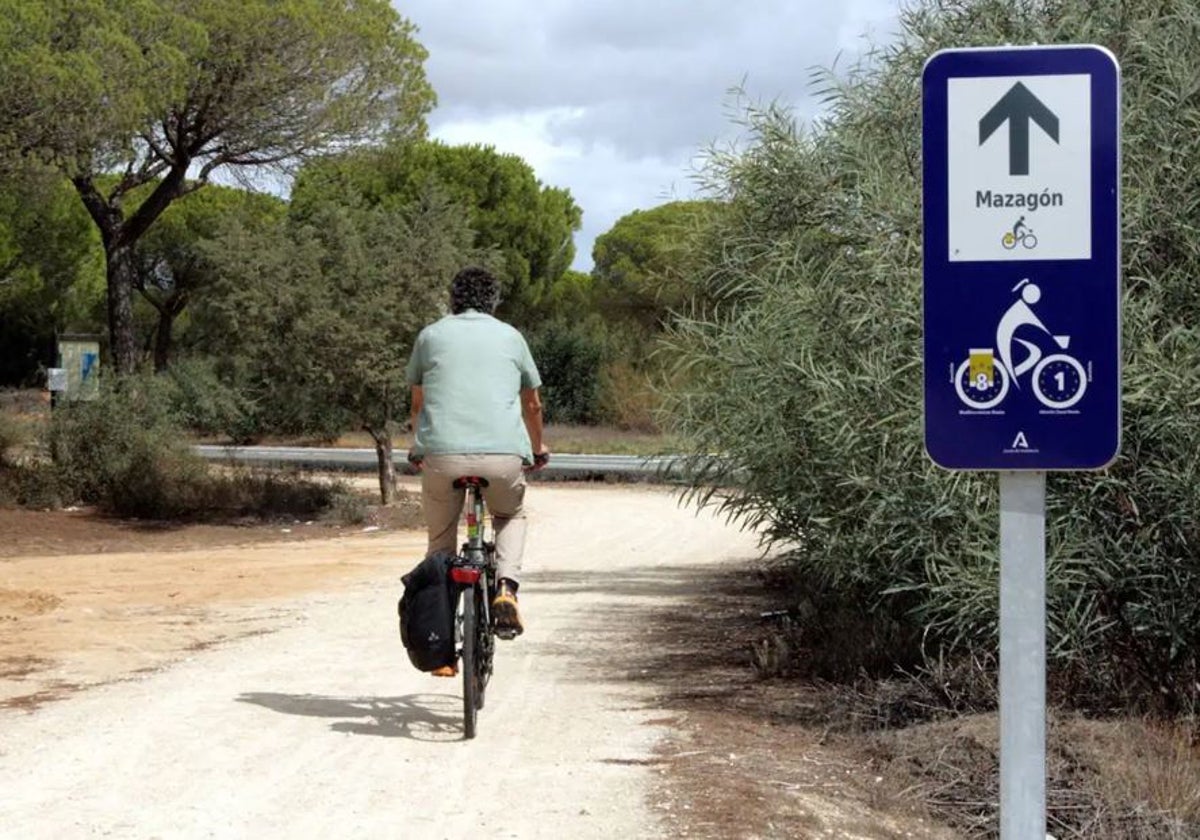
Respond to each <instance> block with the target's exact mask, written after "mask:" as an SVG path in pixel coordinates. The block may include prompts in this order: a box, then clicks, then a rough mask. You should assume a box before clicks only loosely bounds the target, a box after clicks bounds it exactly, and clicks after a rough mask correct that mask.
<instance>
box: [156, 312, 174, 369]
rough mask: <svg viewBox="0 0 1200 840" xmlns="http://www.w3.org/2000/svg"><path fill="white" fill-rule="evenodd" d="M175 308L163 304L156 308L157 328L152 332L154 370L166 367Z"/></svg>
mask: <svg viewBox="0 0 1200 840" xmlns="http://www.w3.org/2000/svg"><path fill="white" fill-rule="evenodd" d="M175 314H176V313H175V309H174V307H171V306H164V307H162V308H161V309H159V310H158V329H157V330H156V331H155V333H154V372H155V373H162V372H163V371H165V370H166V369H167V366H168V364H169V360H170V355H171V329H172V327H174V325H175Z"/></svg>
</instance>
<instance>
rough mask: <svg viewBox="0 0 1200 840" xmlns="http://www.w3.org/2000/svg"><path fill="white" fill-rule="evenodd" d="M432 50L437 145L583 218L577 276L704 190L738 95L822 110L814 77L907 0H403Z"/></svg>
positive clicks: (728, 134)
mask: <svg viewBox="0 0 1200 840" xmlns="http://www.w3.org/2000/svg"><path fill="white" fill-rule="evenodd" d="M393 2H394V4H395V6H396V8H397V9H398V10H399V11H400V13H401V14H403V15H404V16H405V17H407V18H408V19H409V20H411V21H412V22H413V23H415V24H416V25H417V26H418V27H419V29H420V33H419V35H418V39H419V40H420V41H421V43H422V44H424V46H425V47H426V49H428V50H429V61H428V63H427V65H426V70H427V73H428V75H429V78H430V81H431V82H432V84H433V87H434V89H435V90H436V91H437V95H438V107H437V109H436V110H435V111H434V113H433V114H432V116H431V118H430V128H431V131H432V134H433V136H434V137H436V138H439V139H441V140H444V141H446V142H448V143H454V144H459V143H485V144H489V145H492V146H495V147H496V149H497V150H499V151H501V152H511V153H514V154H517V155H520V156H521V157H522V158H524V159H525V160H526V161H527V162H528V163H529V164H530V165H531V166H532V167H533V168H534V170H535V171H536V172H537V175H538V177H539V178H540V179H541V181H542V182H543V183H544V184H548V185H551V186H556V187H566V188H567V189H569V190H570V191H571V195H572V196H573V197H574V198H575V203H576V204H578V205H579V206H580V207H582V208H583V229H582V231H580V233H579V234H578V235H577V236H576V240H575V244H576V249H577V256H576V260H575V267H576V268H579V269H582V270H587V269H589V268H590V267H591V264H592V259H591V249H592V241H593V240H594V239H595V237H596V236H597V235H598V234H601V233H604V232H605V231H606V230H608V229H609V228H610V227H611V226H612V224H613V222H615V221H616V220H617V219H618V218H620V217H621V216H623V215H625V214H626V213H628V212H630V211H632V210H638V209H646V208H649V207H654V206H655V205H658V204H662V203H663V202H665V201H670V200H673V199H676V198H687V197H689V196H691V195H694V194H695V183H694V180H693V177H692V173H693V172H694V170H695V166H696V163H697V157H698V155H699V154H700V153H701V152H702V151H703V150H704V149H705V148H706V147H708V146H709V145H710V144H713V143H718V144H728V143H730V142H736V140H737V136H738V130H737V126H736V125H735V124H734V123H733V122H732V121H731V119H730V117H731V114H732V113H733V109H732V108H731V105H732V102H733V100H732V98H731V95H730V89H731V88H734V87H739V86H740V87H742V88H743V89H744V90H745V91H746V93H747V95H748V96H749V97H750V98H751V99H752V100H755V101H770V100H778V101H780V102H784V103H787V104H789V105H790V106H792V107H793V108H794V109H795V111H796V114H797V115H798V116H799V117H801V118H808V117H811V116H812V115H813V114H815V113H816V109H817V104H816V103H815V102H814V101H813V100H812V98H811V96H810V95H809V91H808V89H807V81H808V77H809V72H810V70H811V68H813V67H814V66H826V67H827V66H830V65H833V64H834V62H835V61H836V62H837V63H838V65H839V66H841V65H844V64H846V63H848V62H849V61H851V60H852V59H853V58H854V56H855V55H856V54H858V53H860V52H861V51H862V50H863V49H864V48H865V47H866V45H867V43H868V42H867V40H865V39H864V36H866V37H867V38H869V39H870V40H872V41H874V42H880V41H886V40H887V39H888V38H889V36H890V35H891V34H892V33H894V31H895V28H896V16H897V13H898V7H899V0H840V2H839V0H453V2H447V0H393Z"/></svg>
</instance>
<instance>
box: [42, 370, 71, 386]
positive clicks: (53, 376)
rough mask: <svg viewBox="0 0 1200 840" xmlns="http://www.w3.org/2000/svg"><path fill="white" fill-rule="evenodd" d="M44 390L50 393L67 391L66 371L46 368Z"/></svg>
mask: <svg viewBox="0 0 1200 840" xmlns="http://www.w3.org/2000/svg"><path fill="white" fill-rule="evenodd" d="M46 388H47V389H48V390H51V391H65V390H67V369H66V368H46Z"/></svg>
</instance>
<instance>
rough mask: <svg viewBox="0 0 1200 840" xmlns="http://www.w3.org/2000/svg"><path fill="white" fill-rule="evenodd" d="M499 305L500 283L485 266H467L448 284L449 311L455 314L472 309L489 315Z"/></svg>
mask: <svg viewBox="0 0 1200 840" xmlns="http://www.w3.org/2000/svg"><path fill="white" fill-rule="evenodd" d="M499 305H500V283H499V282H498V281H497V280H496V276H495V275H494V274H492V272H490V271H488V270H487V269H486V268H480V267H479V266H477V265H472V266H467V267H466V268H464V269H462V270H461V271H459V272H458V274H456V275H454V281H453V282H452V283H451V284H450V311H451V312H453V313H454V314H455V315H458V314H459V313H462V312H466V311H467V310H468V309H474V310H475V311H476V312H483V313H484V314H486V315H491V314H492V313H493V312H495V311H496V307H497V306H499Z"/></svg>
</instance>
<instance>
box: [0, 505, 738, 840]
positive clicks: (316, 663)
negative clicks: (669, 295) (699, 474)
mask: <svg viewBox="0 0 1200 840" xmlns="http://www.w3.org/2000/svg"><path fill="white" fill-rule="evenodd" d="M530 506H531V510H532V514H533V516H534V517H535V520H534V521H535V523H536V524H535V526H534V527H533V528H532V529H531V535H530V545H529V550H528V556H527V565H526V568H527V575H526V580H525V589H524V591H523V594H524V596H525V597H524V599H523V606H524V611H525V614H526V620H527V623H528V625H529V630H528V632H527V633H526V634H525V636H524V637H522V638H521V639H520V640H518V641H516V642H513V643H511V644H506V645H505V646H504V647H503V648H502V649H501V650H500V652H499V655H498V660H497V673H496V676H495V678H494V680H493V682H492V685H491V687H490V690H489V696H488V704H487V708H486V709H484V710H483V712H482V713H481V719H480V724H479V725H480V735H479V737H478V738H477V739H475V740H474V741H470V742H466V741H463V740H462V731H461V715H460V710H461V701H460V699H459V698H460V694H459V690H460V683H459V682H458V681H457V680H455V681H451V680H439V679H437V678H433V677H429V676H427V675H425V674H421V673H419V672H417V671H415V670H413V669H412V668H411V666H409V665H408V663H407V660H406V659H405V658H404V654H403V651H402V649H401V648H400V645H399V640H398V635H397V632H396V629H395V617H394V616H395V600H396V596H397V594H398V578H399V576H400V574H402V573H403V572H404V571H406V570H407V569H408V568H409V567H411V565H412V564H413V563H414V562H415V560H416V558H417V556H418V554H419V551H420V548H421V540H420V538H419V536H418V535H416V534H413V533H411V532H404V533H394V532H393V533H387V532H384V533H375V534H366V535H361V536H347V537H342V538H338V539H334V540H314V541H307V542H298V543H289V544H282V545H281V544H266V545H245V546H233V547H227V548H220V549H202V550H195V549H193V550H190V551H179V552H167V551H159V552H155V553H151V554H132V553H115V554H107V553H106V554H101V555H69V554H68V555H60V556H54V557H47V556H40V557H13V558H8V559H5V560H3V561H0V593H3V594H2V597H3V601H0V615H3V619H2V621H3V624H4V636H3V638H4V642H3V644H4V647H3V654H0V655H2V656H3V657H4V659H5V661H6V662H7V663H8V671H9V673H8V676H7V678H6V680H5V682H4V683H3V687H2V690H3V691H4V696H6V697H8V698H9V699H10V700H12V699H14V698H17V697H20V696H24V697H25V698H26V702H23V703H22V702H17V703H12V704H10V708H8V709H5V710H0V814H3V815H4V817H3V824H4V825H5V826H7V828H6V829H5V830H4V833H5V834H8V832H9V831H12V830H14V829H15V832H14V834H13V835H12V836H19V837H22V838H37V837H46V838H51V837H53V838H59V837H110V836H111V837H172V838H177V837H281V836H299V837H405V838H425V837H428V838H452V837H467V836H472V837H478V836H487V837H517V838H525V837H531V838H536V837H546V838H551V837H553V838H587V837H597V838H599V837H613V836H626V837H666V836H672V835H673V832H672V831H671V828H670V825H668V824H664V822H663V820H662V819H661V818H660V817H659V816H658V815H657V814H656V813H655V812H654V811H653V810H652V809H651V808H650V806H649V803H648V801H647V792H648V791H649V789H650V787H651V783H652V781H653V779H652V778H651V776H652V775H653V774H654V773H655V772H656V771H655V769H654V767H653V765H654V761H653V750H654V747H655V745H656V743H657V742H658V741H659V740H660V738H661V737H662V736H663V734H664V732H663V728H664V725H665V724H664V723H663V722H658V723H656V722H654V719H655V710H654V706H653V696H652V695H653V692H652V691H651V689H650V688H649V687H640V686H639V685H638V684H637V682H636V681H631V680H629V679H628V678H627V675H626V674H623V673H619V672H617V671H615V670H614V669H612V668H609V667H607V663H608V662H609V661H610V660H611V659H612V658H613V657H619V656H620V655H621V650H622V648H623V646H627V645H629V644H631V643H633V642H634V637H632V636H629V635H628V633H627V631H628V630H629V628H630V623H631V622H636V618H637V614H638V612H639V610H642V609H649V608H651V607H661V606H663V605H664V599H668V598H670V597H673V596H671V595H669V594H666V593H665V592H664V591H663V590H662V588H660V587H656V586H655V585H654V581H655V578H656V577H666V578H669V577H670V576H671V575H672V574H673V571H672V570H673V568H675V567H684V568H686V567H688V566H690V565H691V564H694V563H696V562H697V561H698V560H703V561H704V562H712V563H719V562H722V561H724V560H729V559H733V558H740V557H749V556H753V554H754V553H755V551H754V539H753V538H752V537H751V536H750V535H747V534H745V533H741V532H739V531H738V530H736V529H735V528H732V527H730V526H728V525H726V524H725V523H724V522H722V521H721V520H717V519H714V518H711V517H708V516H701V517H696V516H695V515H694V514H693V513H692V512H691V511H688V510H684V509H680V508H679V507H678V506H677V504H676V501H675V499H674V498H673V497H672V496H671V495H669V494H668V493H666V492H663V491H660V490H653V489H647V488H610V487H599V488H590V489H573V488H549V487H538V488H536V492H534V493H533V494H531V505H530ZM631 572H633V573H635V576H642V577H644V579H645V583H646V585H645V586H644V587H643V591H641V592H638V591H631V590H630V589H629V588H623V589H622V590H621V591H619V592H615V593H610V592H607V591H606V580H608V579H609V578H610V576H611V575H612V574H614V573H618V574H626V573H631ZM681 606H682V604H681ZM239 637H240V638H239ZM222 638H224V639H230V640H229V641H225V642H223V643H221V644H218V645H216V646H213V645H212V642H213V640H214V639H222ZM31 651H32V653H31ZM21 656H28V657H30V660H29V661H28V662H26V663H25V664H26V667H25V668H24V669H21V668H19V667H14V662H15V661H19V658H20V657H21ZM22 670H24V673H21V671H22ZM73 685H93V687H92V688H90V689H89V690H87V691H81V692H77V693H74V694H72V695H71V696H69V697H68V698H67V699H64V700H62V701H60V702H51V703H46V704H43V705H40V707H37V708H36V709H35V710H32V711H30V710H29V707H30V706H31V705H35V704H33V703H31V702H29V700H28V698H29V697H30V695H33V696H35V697H36V696H37V695H39V694H43V696H44V693H46V692H49V693H51V694H53V693H55V692H59V693H61V692H63V691H64V690H65V689H66V687H68V686H73Z"/></svg>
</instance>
